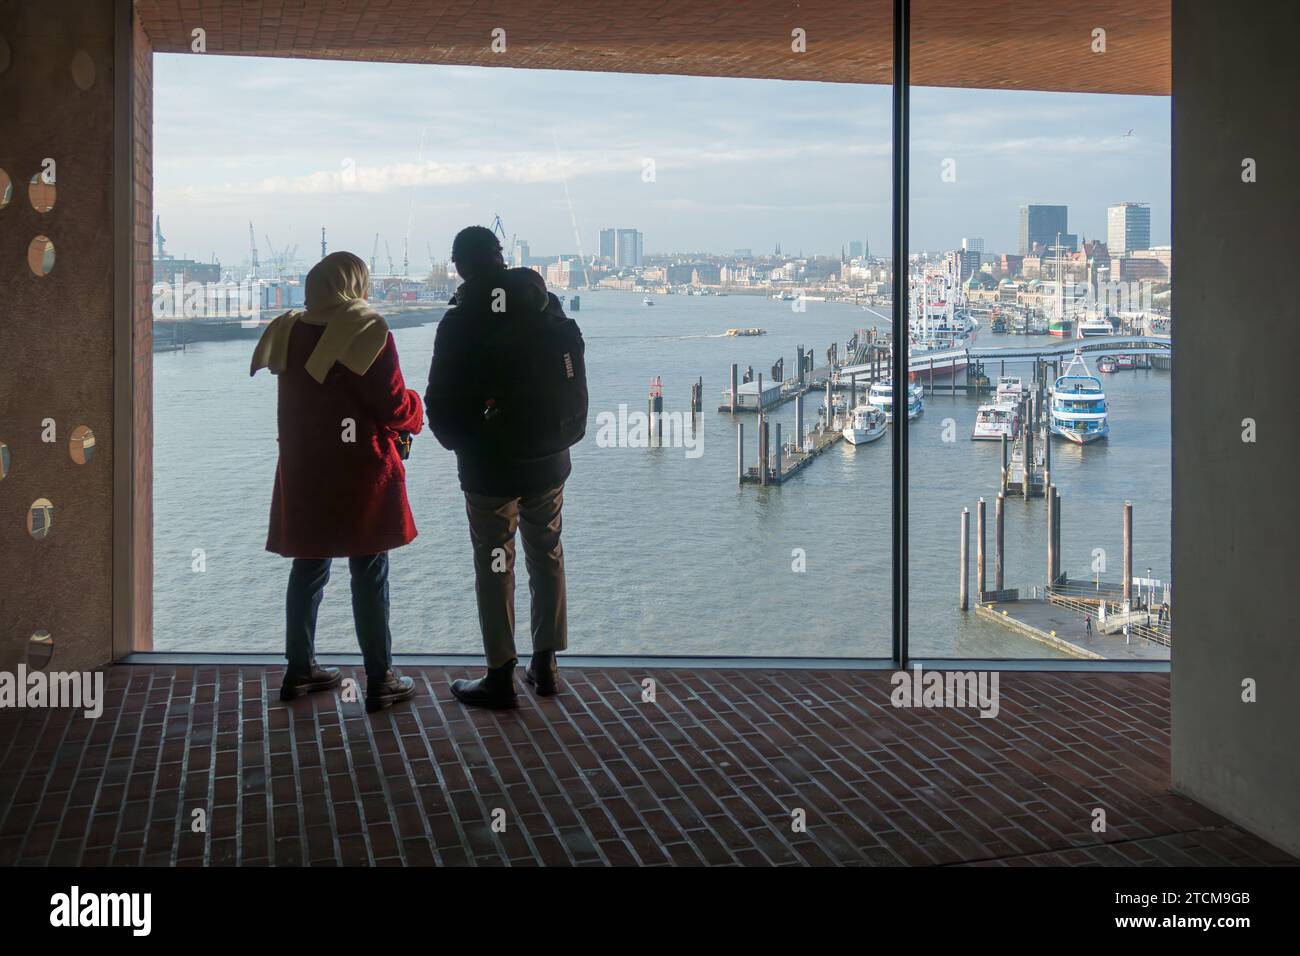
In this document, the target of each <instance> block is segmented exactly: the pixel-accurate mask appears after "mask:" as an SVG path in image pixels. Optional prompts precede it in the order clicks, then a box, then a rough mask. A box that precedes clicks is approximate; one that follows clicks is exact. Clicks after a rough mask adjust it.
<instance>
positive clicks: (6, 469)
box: [0, 441, 9, 481]
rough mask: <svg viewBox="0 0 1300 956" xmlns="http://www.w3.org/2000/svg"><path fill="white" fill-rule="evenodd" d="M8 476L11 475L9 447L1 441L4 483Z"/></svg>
mask: <svg viewBox="0 0 1300 956" xmlns="http://www.w3.org/2000/svg"><path fill="white" fill-rule="evenodd" d="M7 474H9V446H8V445H6V444H5V443H4V442H2V441H0V481H4V480H5V475H7Z"/></svg>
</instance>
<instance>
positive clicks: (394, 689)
mask: <svg viewBox="0 0 1300 956" xmlns="http://www.w3.org/2000/svg"><path fill="white" fill-rule="evenodd" d="M414 696H415V681H413V680H411V678H409V677H402V676H401V675H400V674H398V673H397V672H396V671H393V670H389V671H388V672H386V673H385V674H384V676H383V678H381V679H380V680H375V679H374V678H373V677H372V678H370V679H368V680H367V681H366V713H368V714H373V713H375V712H376V711H379V710H383V709H384V708H385V707H391V706H392V705H393V704H399V703H401V702H402V701H404V700H410V699H411V698H412V697H414Z"/></svg>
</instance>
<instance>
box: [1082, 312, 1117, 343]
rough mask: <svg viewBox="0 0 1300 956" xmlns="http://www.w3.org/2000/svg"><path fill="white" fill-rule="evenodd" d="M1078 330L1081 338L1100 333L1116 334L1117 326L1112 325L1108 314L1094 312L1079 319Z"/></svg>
mask: <svg viewBox="0 0 1300 956" xmlns="http://www.w3.org/2000/svg"><path fill="white" fill-rule="evenodd" d="M1078 332H1079V338H1081V339H1086V338H1092V337H1094V336H1098V335H1114V334H1115V326H1113V325H1111V322H1110V318H1109V317H1108V316H1105V315H1098V314H1097V313H1095V312H1094V313H1092V314H1091V315H1088V316H1085V317H1084V318H1083V319H1081V320H1080V321H1079V326H1078Z"/></svg>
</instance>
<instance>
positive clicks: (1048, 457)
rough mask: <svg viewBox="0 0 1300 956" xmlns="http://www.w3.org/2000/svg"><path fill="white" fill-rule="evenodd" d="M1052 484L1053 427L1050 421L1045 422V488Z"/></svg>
mask: <svg viewBox="0 0 1300 956" xmlns="http://www.w3.org/2000/svg"><path fill="white" fill-rule="evenodd" d="M1051 483H1052V425H1051V421H1050V419H1048V420H1045V421H1044V422H1043V487H1044V488H1046V487H1047V486H1048V485H1050V484H1051Z"/></svg>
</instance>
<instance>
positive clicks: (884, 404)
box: [867, 382, 925, 422]
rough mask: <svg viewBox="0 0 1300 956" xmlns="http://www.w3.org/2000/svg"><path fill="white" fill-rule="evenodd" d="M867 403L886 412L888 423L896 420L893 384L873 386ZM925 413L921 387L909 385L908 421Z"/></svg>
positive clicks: (878, 383)
mask: <svg viewBox="0 0 1300 956" xmlns="http://www.w3.org/2000/svg"><path fill="white" fill-rule="evenodd" d="M867 401H868V402H869V403H870V404H872V405H875V406H876V407H877V408H879V409H881V410H882V411H884V413H885V420H886V421H890V422H892V421H893V420H894V386H893V384H892V383H891V382H877V383H876V384H875V385H872V386H871V390H870V391H869V392H868V393H867ZM923 411H925V404H924V403H923V402H922V401H921V386H919V385H909V386H908V387H907V418H908V421H911V420H912V419H913V418H916V417H917V416H919V415H920V414H921V413H922V412H923Z"/></svg>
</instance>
